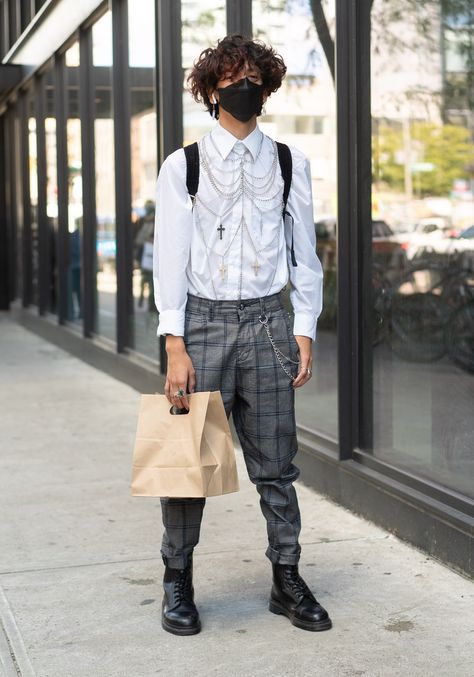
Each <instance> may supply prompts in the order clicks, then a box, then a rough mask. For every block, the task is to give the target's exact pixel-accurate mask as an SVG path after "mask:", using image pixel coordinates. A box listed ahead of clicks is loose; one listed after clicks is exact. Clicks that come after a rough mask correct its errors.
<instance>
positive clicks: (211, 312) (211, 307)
mask: <svg viewBox="0 0 474 677" xmlns="http://www.w3.org/2000/svg"><path fill="white" fill-rule="evenodd" d="M208 303H209V312H208V318H209V322H214V304H213V302H212V301H209V302H208Z"/></svg>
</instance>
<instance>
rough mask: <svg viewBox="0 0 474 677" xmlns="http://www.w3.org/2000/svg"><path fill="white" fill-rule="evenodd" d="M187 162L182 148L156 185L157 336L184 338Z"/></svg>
mask: <svg viewBox="0 0 474 677" xmlns="http://www.w3.org/2000/svg"><path fill="white" fill-rule="evenodd" d="M185 177H186V159H185V155H184V151H183V149H182V148H180V149H179V150H177V151H175V152H174V153H172V154H171V155H169V156H168V157H167V158H166V160H165V161H164V163H163V165H162V166H161V169H160V173H159V175H158V181H157V184H156V208H155V236H154V242H153V282H154V291H155V303H156V307H157V308H158V311H159V313H160V317H159V324H158V329H157V334H158V336H159V335H160V334H173V335H174V336H183V335H184V310H185V307H186V301H187V294H188V281H187V276H186V268H187V266H188V262H189V257H190V249H191V236H192V225H193V215H192V202H191V198H190V197H189V195H188V192H187V189H186V181H185Z"/></svg>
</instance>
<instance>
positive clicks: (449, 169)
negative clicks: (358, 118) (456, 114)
mask: <svg viewBox="0 0 474 677" xmlns="http://www.w3.org/2000/svg"><path fill="white" fill-rule="evenodd" d="M410 138H411V155H412V163H413V162H416V163H420V162H423V163H431V164H433V165H434V169H433V171H428V172H427V171H425V172H413V185H414V190H415V193H419V194H420V195H422V196H423V195H438V196H443V195H449V193H450V191H451V189H452V186H453V181H454V180H455V179H463V178H464V179H469V171H470V170H469V168H470V166H471V165H472V163H473V162H474V151H473V147H472V144H471V143H470V138H469V131H468V130H467V129H465V128H464V127H461V126H458V125H436V124H433V123H430V122H414V123H412V124H411V125H410ZM373 157H374V173H375V176H374V180H376V181H381V182H383V183H385V184H387V186H389V187H390V188H393V189H394V190H403V188H404V174H405V167H404V164H403V161H404V139H403V132H402V129H401V126H397V127H394V126H389V125H384V126H381V127H380V128H379V129H378V134H377V135H376V136H374V138H373Z"/></svg>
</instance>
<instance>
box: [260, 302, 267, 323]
mask: <svg viewBox="0 0 474 677" xmlns="http://www.w3.org/2000/svg"><path fill="white" fill-rule="evenodd" d="M258 300H259V302H260V317H262V318H263V317H267V314H266V312H265V300H264V299H263V298H262V297H260V298H259V299H258Z"/></svg>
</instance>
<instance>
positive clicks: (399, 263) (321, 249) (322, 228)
mask: <svg viewBox="0 0 474 677" xmlns="http://www.w3.org/2000/svg"><path fill="white" fill-rule="evenodd" d="M314 227H315V230H316V251H317V253H318V256H319V258H320V259H321V260H322V261H323V259H325V258H327V255H328V252H327V249H328V248H330V249H331V250H335V248H336V219H335V217H326V218H323V219H321V220H319V221H316V223H315V224H314ZM372 260H373V263H374V264H377V265H379V266H383V268H384V269H386V270H401V269H402V268H404V267H405V265H406V255H405V251H404V249H403V247H402V245H401V244H400V242H398V240H397V238H396V237H395V236H394V233H393V230H392V229H391V228H390V226H389V225H388V223H386V221H383V220H381V219H374V220H373V221H372ZM323 263H324V261H323Z"/></svg>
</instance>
